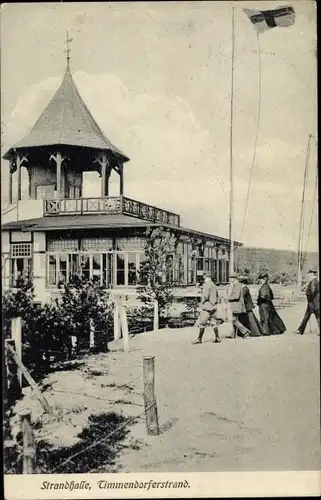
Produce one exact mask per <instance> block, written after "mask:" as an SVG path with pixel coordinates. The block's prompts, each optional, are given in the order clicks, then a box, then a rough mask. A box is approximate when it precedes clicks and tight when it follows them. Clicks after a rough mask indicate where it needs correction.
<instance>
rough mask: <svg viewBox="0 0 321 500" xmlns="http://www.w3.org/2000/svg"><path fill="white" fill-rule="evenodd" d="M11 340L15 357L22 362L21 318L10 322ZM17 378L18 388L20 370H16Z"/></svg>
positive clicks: (20, 380)
mask: <svg viewBox="0 0 321 500" xmlns="http://www.w3.org/2000/svg"><path fill="white" fill-rule="evenodd" d="M11 338H12V339H13V340H14V342H15V346H14V349H15V351H16V353H17V356H18V357H19V359H20V360H21V361H22V319H21V316H18V317H17V318H12V320H11ZM17 377H18V382H19V384H20V387H22V373H21V370H20V368H18V369H17Z"/></svg>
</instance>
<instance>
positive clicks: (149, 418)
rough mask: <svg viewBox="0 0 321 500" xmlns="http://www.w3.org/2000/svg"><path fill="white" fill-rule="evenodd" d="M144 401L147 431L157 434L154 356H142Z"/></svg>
mask: <svg viewBox="0 0 321 500" xmlns="http://www.w3.org/2000/svg"><path fill="white" fill-rule="evenodd" d="M143 376H144V401H145V416H146V427H147V432H148V434H149V435H150V436H157V435H158V434H159V425H158V415H157V404H156V396H155V358H154V357H153V356H146V357H144V364H143Z"/></svg>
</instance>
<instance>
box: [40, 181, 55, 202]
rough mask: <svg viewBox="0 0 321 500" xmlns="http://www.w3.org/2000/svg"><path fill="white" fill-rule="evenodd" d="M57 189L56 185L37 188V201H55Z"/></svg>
mask: <svg viewBox="0 0 321 500" xmlns="http://www.w3.org/2000/svg"><path fill="white" fill-rule="evenodd" d="M55 187H56V186H55V184H44V185H43V186H37V188H36V198H37V200H53V199H54V198H55Z"/></svg>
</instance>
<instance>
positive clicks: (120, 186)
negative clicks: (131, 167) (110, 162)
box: [119, 165, 124, 196]
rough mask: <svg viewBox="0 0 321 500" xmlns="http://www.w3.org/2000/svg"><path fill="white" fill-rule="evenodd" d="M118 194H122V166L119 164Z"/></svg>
mask: <svg viewBox="0 0 321 500" xmlns="http://www.w3.org/2000/svg"><path fill="white" fill-rule="evenodd" d="M119 194H120V196H122V195H123V194H124V166H123V165H120V166H119Z"/></svg>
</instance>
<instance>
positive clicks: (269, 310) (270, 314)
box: [257, 273, 286, 335]
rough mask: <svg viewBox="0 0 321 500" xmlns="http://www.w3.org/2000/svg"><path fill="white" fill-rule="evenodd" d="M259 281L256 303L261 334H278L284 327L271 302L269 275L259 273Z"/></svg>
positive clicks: (282, 331)
mask: <svg viewBox="0 0 321 500" xmlns="http://www.w3.org/2000/svg"><path fill="white" fill-rule="evenodd" d="M259 281H260V284H261V288H260V289H259V294H258V299H257V305H258V306H259V313H260V321H261V326H262V330H263V335H280V334H281V333H284V332H285V330H286V328H285V325H284V323H283V321H282V319H281V318H280V316H279V315H278V313H277V312H276V310H275V307H274V304H273V300H274V295H273V292H272V289H271V287H270V285H269V275H268V274H267V273H264V274H261V276H259Z"/></svg>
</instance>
